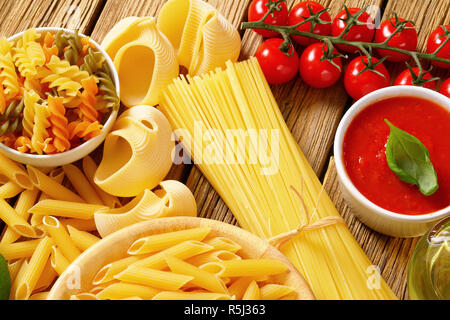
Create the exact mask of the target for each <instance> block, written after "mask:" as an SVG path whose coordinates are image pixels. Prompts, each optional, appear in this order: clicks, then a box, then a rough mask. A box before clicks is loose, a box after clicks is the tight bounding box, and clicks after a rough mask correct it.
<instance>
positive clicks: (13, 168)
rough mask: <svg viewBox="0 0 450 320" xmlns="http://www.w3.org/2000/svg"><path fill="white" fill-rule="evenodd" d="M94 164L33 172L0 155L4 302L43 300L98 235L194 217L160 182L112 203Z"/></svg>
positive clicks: (172, 184)
mask: <svg viewBox="0 0 450 320" xmlns="http://www.w3.org/2000/svg"><path fill="white" fill-rule="evenodd" d="M96 170H97V164H96V163H95V162H94V160H93V159H92V158H91V157H89V156H87V157H85V158H84V159H83V160H82V165H80V168H79V167H78V166H76V165H73V164H68V165H64V166H62V167H58V168H45V169H39V168H35V167H32V166H27V168H26V169H25V168H24V167H22V166H21V165H20V164H17V163H15V162H14V161H12V160H10V159H8V158H7V157H5V156H4V155H2V154H0V181H1V183H2V185H1V186H0V219H1V220H2V221H3V222H4V223H5V224H6V226H5V227H4V228H3V233H2V235H1V239H0V254H1V255H2V256H3V257H4V258H5V259H6V260H7V262H8V267H9V273H10V276H11V279H12V287H11V292H10V299H46V297H47V295H48V293H49V290H50V289H51V287H52V286H53V284H54V282H55V280H56V279H57V277H58V276H59V275H61V274H62V273H63V272H64V270H66V268H67V267H68V266H69V265H70V263H71V262H72V261H74V260H75V259H76V258H77V257H78V256H79V255H80V254H81V253H82V252H83V251H85V250H87V249H88V248H90V247H91V246H92V245H93V244H95V243H96V242H98V241H99V240H100V239H101V237H103V236H106V235H108V234H109V233H112V232H114V231H116V230H118V229H121V228H124V227H126V226H128V225H131V224H133V223H136V222H139V221H145V220H149V219H154V218H158V217H167V216H175V215H177V216H178V215H186V216H196V215H197V206H196V203H195V199H194V196H193V195H192V193H191V192H190V190H189V189H188V188H187V187H186V186H185V185H183V184H182V183H181V182H178V181H172V180H167V181H160V183H159V184H158V185H157V186H156V188H154V190H150V189H146V190H144V191H143V194H142V195H140V196H139V197H137V198H135V199H128V198H118V197H116V196H113V195H111V194H109V193H107V192H105V191H103V190H102V189H101V188H99V187H98V186H97V185H96V184H95V183H94V174H95V171H96Z"/></svg>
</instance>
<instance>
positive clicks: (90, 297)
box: [70, 292, 99, 300]
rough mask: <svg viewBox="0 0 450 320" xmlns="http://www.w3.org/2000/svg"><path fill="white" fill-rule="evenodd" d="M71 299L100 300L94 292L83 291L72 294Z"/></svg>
mask: <svg viewBox="0 0 450 320" xmlns="http://www.w3.org/2000/svg"><path fill="white" fill-rule="evenodd" d="M70 300H99V299H98V298H97V296H96V295H95V294H93V293H89V292H83V293H79V294H74V295H71V296H70Z"/></svg>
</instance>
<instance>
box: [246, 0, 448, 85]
mask: <svg viewBox="0 0 450 320" xmlns="http://www.w3.org/2000/svg"><path fill="white" fill-rule="evenodd" d="M282 1H283V0H278V1H270V2H271V3H273V4H275V6H277V5H278V4H279V3H281V2H282ZM273 8H274V6H269V11H268V12H267V13H266V15H265V16H264V17H263V18H262V19H261V20H259V21H253V22H243V23H242V24H241V29H243V30H245V29H265V30H271V31H275V32H277V33H279V34H280V35H281V36H282V37H283V39H284V40H285V42H286V43H289V45H284V46H283V49H284V51H283V52H284V53H286V54H288V55H289V48H290V46H291V45H292V43H291V42H290V40H288V39H289V38H290V37H289V36H291V35H296V36H304V37H307V38H312V39H316V40H320V41H326V42H327V44H328V43H331V44H333V45H334V44H346V45H352V46H355V47H358V48H359V49H360V50H361V52H363V53H364V55H366V56H367V57H371V56H372V55H371V53H372V50H373V49H384V50H390V51H395V52H399V53H403V54H405V55H408V56H410V57H412V58H413V59H414V61H415V63H416V64H417V66H418V67H419V69H420V70H422V69H423V68H422V65H421V62H420V60H419V59H424V60H432V61H438V62H443V63H448V64H450V59H445V58H441V57H438V56H437V53H438V52H439V51H440V50H441V49H442V48H443V47H444V45H445V44H446V43H447V41H450V32H449V31H448V30H447V29H446V28H445V27H444V29H445V30H446V32H445V34H443V35H442V37H446V39H445V40H444V41H443V43H442V44H441V45H440V46H439V47H438V48H437V49H436V50H435V51H434V52H433V53H423V52H418V51H408V50H404V49H401V48H396V47H392V46H389V45H388V42H389V40H390V39H392V37H393V36H394V35H395V34H397V33H398V32H400V31H401V30H403V29H406V28H410V27H406V23H408V22H410V23H412V21H409V20H405V21H403V22H400V23H398V24H397V23H396V25H397V26H396V28H397V29H396V30H395V32H393V34H392V35H391V36H390V37H389V38H387V39H386V40H385V41H383V42H379V43H375V42H360V41H349V40H345V39H344V36H345V34H347V33H348V30H350V28H351V27H352V26H355V25H361V24H365V25H367V24H368V23H364V22H361V21H358V20H357V19H358V17H359V16H360V15H361V14H362V13H363V12H365V10H366V8H363V9H361V10H360V11H358V12H357V13H355V14H354V15H351V14H350V12H349V10H348V8H347V7H346V6H345V5H344V9H345V10H346V11H347V18H345V19H344V21H345V22H346V23H347V25H346V27H345V29H344V30H343V31H342V32H341V34H340V35H339V36H336V37H333V36H325V35H320V34H315V33H313V32H305V31H299V30H297V27H298V26H300V25H302V24H304V23H307V22H310V23H313V22H314V21H320V20H318V19H320V18H319V16H320V15H321V14H322V13H323V12H324V10H321V11H319V12H317V13H315V14H313V15H311V16H309V17H308V18H306V19H305V20H303V21H301V22H299V23H297V24H296V25H292V26H279V25H270V24H266V23H265V22H264V20H265V19H266V18H267V16H268V15H269V14H270V13H271V12H273V11H274V9H273ZM326 9H328V8H326ZM412 24H413V23H412ZM288 41H289V42H288ZM368 50H369V51H368ZM427 81H428V80H427Z"/></svg>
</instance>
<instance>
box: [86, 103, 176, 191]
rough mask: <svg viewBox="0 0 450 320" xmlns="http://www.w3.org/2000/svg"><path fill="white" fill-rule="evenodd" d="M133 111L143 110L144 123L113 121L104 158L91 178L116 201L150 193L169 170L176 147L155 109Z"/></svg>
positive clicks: (126, 117) (130, 119)
mask: <svg viewBox="0 0 450 320" xmlns="http://www.w3.org/2000/svg"><path fill="white" fill-rule="evenodd" d="M136 108H139V109H140V110H144V112H145V113H146V118H145V121H144V120H143V119H140V120H139V119H135V118H133V117H131V116H122V117H120V119H118V120H117V121H116V123H115V126H114V128H113V131H112V132H111V133H109V134H108V136H107V137H106V140H105V145H104V151H103V158H102V161H101V162H100V165H99V167H98V168H97V171H96V172H95V176H94V181H95V183H96V184H97V185H98V186H99V187H100V188H101V189H103V190H104V191H106V192H108V193H110V194H113V195H115V196H119V197H133V196H137V195H138V194H140V193H141V192H142V191H144V190H145V189H153V188H154V187H156V186H157V185H158V184H159V183H160V182H161V181H162V180H163V179H164V177H165V176H166V175H167V173H168V172H169V170H170V168H171V166H172V157H171V152H172V149H173V148H174V146H175V143H174V141H173V139H172V132H171V129H170V125H169V122H168V121H167V119H166V118H165V116H164V115H163V114H162V113H161V112H160V111H158V110H157V109H156V108H152V107H149V106H138V107H136ZM138 113H139V112H138Z"/></svg>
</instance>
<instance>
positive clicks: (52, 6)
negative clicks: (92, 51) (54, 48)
mask: <svg viewBox="0 0 450 320" xmlns="http://www.w3.org/2000/svg"><path fill="white" fill-rule="evenodd" d="M103 2H104V1H103V0H63V1H52V0H42V1H36V0H23V1H14V0H3V1H1V2H0V33H1V34H2V35H4V36H10V35H13V34H14V33H17V32H19V31H24V30H26V29H28V28H32V27H65V28H70V29H78V30H80V32H82V33H87V34H89V33H90V28H91V26H92V24H93V22H94V21H95V19H96V17H97V15H98V13H99V11H100V10H101V8H102V6H103Z"/></svg>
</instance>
